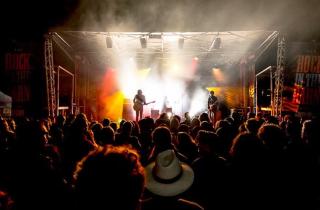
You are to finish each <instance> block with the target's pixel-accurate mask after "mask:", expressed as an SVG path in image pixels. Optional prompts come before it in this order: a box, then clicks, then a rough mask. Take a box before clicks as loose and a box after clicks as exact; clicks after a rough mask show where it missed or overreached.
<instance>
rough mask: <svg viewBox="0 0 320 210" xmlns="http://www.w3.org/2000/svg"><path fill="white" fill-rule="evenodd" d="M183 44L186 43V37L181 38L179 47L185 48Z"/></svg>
mask: <svg viewBox="0 0 320 210" xmlns="http://www.w3.org/2000/svg"><path fill="white" fill-rule="evenodd" d="M183 44H184V38H179V44H178V46H179V49H182V48H183Z"/></svg>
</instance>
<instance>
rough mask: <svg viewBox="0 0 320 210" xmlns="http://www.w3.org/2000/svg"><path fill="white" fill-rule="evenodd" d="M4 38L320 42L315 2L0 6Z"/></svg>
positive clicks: (68, 0) (22, 2) (78, 1)
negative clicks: (267, 34)
mask: <svg viewBox="0 0 320 210" xmlns="http://www.w3.org/2000/svg"><path fill="white" fill-rule="evenodd" d="M1 3H2V4H3V5H2V7H1V8H2V12H1V26H2V29H3V30H2V31H3V32H2V33H4V34H9V35H10V34H18V35H19V34H22V35H24V36H25V35H30V36H33V35H39V34H43V33H44V32H46V31H48V30H52V28H55V29H53V30H57V29H56V28H59V29H61V30H66V29H67V30H86V31H88V30H92V31H185V32H187V31H229V30H233V31H234V30H256V29H264V30H280V31H283V32H286V33H287V34H288V35H289V36H290V37H292V39H295V40H314V39H319V37H320V35H319V34H320V31H319V27H318V26H319V21H320V3H319V1H318V0H307V1H306V0H223V1H222V0H175V1H172V0H161V1H159V0H158V1H157V0H155V1H152V0H95V1H93V0H46V1H38V0H29V1H26V0H10V1H3V2H1Z"/></svg>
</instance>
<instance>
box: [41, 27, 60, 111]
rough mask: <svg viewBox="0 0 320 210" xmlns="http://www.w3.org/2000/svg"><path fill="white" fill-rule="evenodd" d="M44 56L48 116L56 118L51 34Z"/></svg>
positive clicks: (46, 37) (48, 35) (48, 36)
mask: <svg viewBox="0 0 320 210" xmlns="http://www.w3.org/2000/svg"><path fill="white" fill-rule="evenodd" d="M44 56H45V57H44V60H45V71H46V88H47V103H48V104H47V105H48V114H49V116H50V117H55V114H56V110H57V107H56V106H57V105H56V90H55V78H54V64H53V46H52V34H51V33H49V34H47V35H46V36H45V42H44Z"/></svg>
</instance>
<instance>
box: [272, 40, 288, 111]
mask: <svg viewBox="0 0 320 210" xmlns="http://www.w3.org/2000/svg"><path fill="white" fill-rule="evenodd" d="M285 41H286V40H285V36H284V35H283V34H279V36H278V50H277V68H276V71H275V90H274V100H273V102H274V115H275V116H279V115H281V111H282V91H283V81H284V68H285V52H286V50H285V47H286V46H285V44H286V43H285Z"/></svg>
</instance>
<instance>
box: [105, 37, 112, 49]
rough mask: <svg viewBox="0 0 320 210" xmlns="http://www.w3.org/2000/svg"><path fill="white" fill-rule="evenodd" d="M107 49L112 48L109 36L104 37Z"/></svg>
mask: <svg viewBox="0 0 320 210" xmlns="http://www.w3.org/2000/svg"><path fill="white" fill-rule="evenodd" d="M106 44H107V48H112V39H111V37H110V36H107V37H106Z"/></svg>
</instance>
